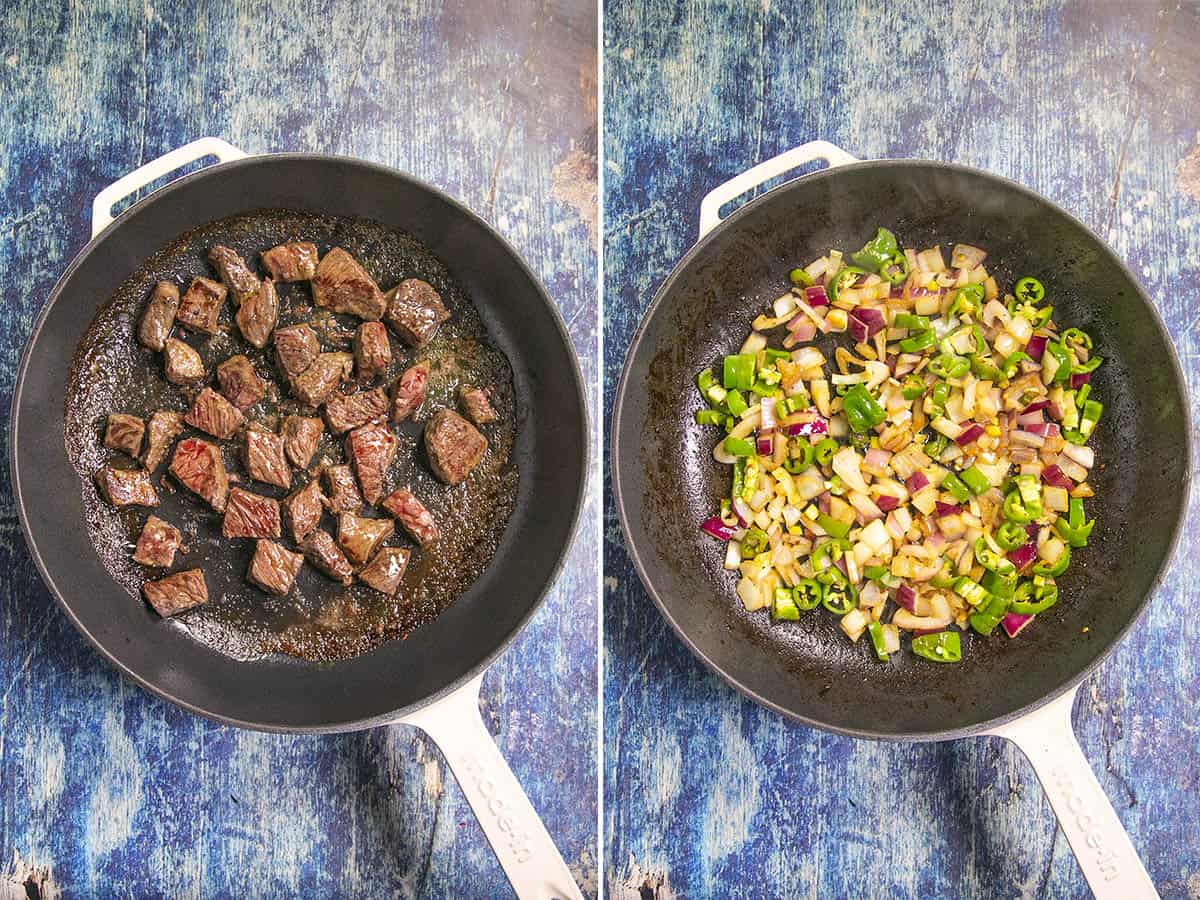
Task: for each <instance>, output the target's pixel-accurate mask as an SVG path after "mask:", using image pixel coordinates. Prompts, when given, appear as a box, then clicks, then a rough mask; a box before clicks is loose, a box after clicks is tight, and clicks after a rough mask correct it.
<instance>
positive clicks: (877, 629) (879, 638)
mask: <svg viewBox="0 0 1200 900" xmlns="http://www.w3.org/2000/svg"><path fill="white" fill-rule="evenodd" d="M867 633H868V634H869V635H871V646H872V647H874V648H875V655H876V656H877V657H878V658H879V659H881V660H883V661H884V662H886V661H887V658H888V652H887V647H886V646H885V645H884V641H883V626H882V625H880V624H879V623H878V622H876V621H874V620H872V621H871V622H870V623H868V624H867Z"/></svg>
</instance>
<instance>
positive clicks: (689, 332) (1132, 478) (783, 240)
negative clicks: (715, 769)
mask: <svg viewBox="0 0 1200 900" xmlns="http://www.w3.org/2000/svg"><path fill="white" fill-rule="evenodd" d="M816 158H825V159H828V160H830V161H831V163H840V162H845V161H849V160H852V159H853V158H852V157H848V155H847V154H845V153H844V152H843V151H840V150H838V149H837V148H835V147H832V146H831V145H828V144H825V143H824V142H817V145H816V146H814V145H806V146H805V147H802V148H797V149H796V150H795V151H792V152H791V153H789V154H784V156H783V157H782V158H777V159H776V160H772V161H768V162H767V163H764V164H762V166H761V167H760V169H761V171H759V172H757V173H756V171H755V170H751V172H749V173H746V175H745V176H743V177H741V178H740V179H735V181H736V182H738V183H737V184H736V185H734V186H733V188H732V189H730V188H729V187H728V186H727V187H726V188H724V189H719V190H718V191H714V192H713V194H714V195H716V196H713V195H710V198H709V199H706V201H705V212H704V213H703V214H702V219H704V218H707V219H709V220H710V221H713V224H715V222H716V221H719V220H717V219H716V215H715V213H716V208H715V207H716V206H717V205H718V203H719V202H720V201H722V200H724V201H728V200H731V199H733V198H734V196H736V195H738V194H740V193H742V192H744V191H745V190H747V189H749V188H752V187H754V186H755V185H756V184H758V183H761V182H762V181H764V180H766V178H768V177H771V176H774V175H778V174H781V172H782V171H784V170H788V169H791V168H794V167H795V166H796V165H798V164H800V163H802V162H806V161H811V160H813V159H816ZM752 176H753V177H752ZM880 225H882V226H885V227H887V228H890V229H891V230H892V231H894V232H895V233H896V234H897V235H898V236H900V238H901V240H902V243H903V245H904V246H916V247H925V246H932V245H933V244H935V243H940V244H942V245H943V246H946V245H948V244H952V243H955V242H964V243H970V244H975V245H977V246H980V247H983V248H985V249H986V250H987V251H988V254H989V257H988V265H989V267H990V268H995V267H998V270H999V274H1000V276H1001V277H1002V278H1003V279H1005V280H1006V281H1007V283H1009V284H1011V283H1012V282H1011V279H1012V278H1014V277H1015V276H1018V275H1021V274H1031V275H1035V276H1037V277H1038V278H1040V279H1041V280H1042V281H1043V282H1044V283H1045V285H1046V289H1047V292H1048V294H1049V296H1050V297H1052V298H1053V302H1054V305H1055V310H1056V316H1055V317H1056V320H1057V321H1058V322H1060V323H1069V324H1071V325H1076V326H1079V327H1081V328H1084V329H1086V330H1087V331H1088V332H1089V333H1090V334H1092V335H1093V336H1094V338H1095V340H1096V343H1097V346H1098V348H1099V350H1098V352H1099V353H1100V355H1102V356H1104V357H1105V360H1106V362H1105V363H1104V365H1102V366H1101V367H1100V369H1099V370H1098V372H1097V373H1096V375H1094V376H1093V379H1092V385H1093V391H1094V396H1096V397H1097V398H1100V399H1101V400H1102V402H1103V403H1104V404H1105V414H1104V420H1103V424H1102V425H1101V427H1100V429H1099V430H1098V432H1097V436H1096V437H1095V438H1094V439H1093V441H1092V444H1093V446H1094V447H1095V449H1096V453H1097V456H1098V458H1099V459H1100V460H1102V461H1103V468H1102V469H1100V471H1099V472H1098V474H1097V475H1096V477H1095V478H1094V479H1093V482H1094V484H1095V487H1096V489H1097V495H1098V496H1097V498H1096V499H1095V500H1093V501H1091V505H1090V507H1089V509H1090V510H1093V511H1094V512H1095V514H1096V515H1097V518H1098V521H1099V524H1098V525H1097V526H1096V528H1095V531H1094V533H1093V535H1092V539H1091V541H1090V543H1089V545H1088V547H1087V549H1085V550H1081V551H1076V555H1075V557H1074V558H1075V560H1076V564H1075V565H1073V566H1072V568H1071V570H1070V573H1069V575H1068V576H1067V577H1064V578H1062V579H1061V580H1060V584H1061V587H1062V591H1063V600H1061V601H1060V602H1059V603H1058V605H1057V606H1055V607H1054V608H1053V609H1052V610H1051V611H1050V612H1049V613H1048V614H1043V615H1041V616H1039V617H1038V620H1037V622H1036V623H1034V625H1033V626H1032V627H1030V628H1029V629H1027V630H1026V631H1025V632H1023V633H1022V634H1021V635H1020V636H1019V638H1017V639H1015V640H1008V639H1007V638H1005V637H1004V636H1001V635H994V636H992V637H991V638H980V637H979V636H977V635H974V634H973V633H972V632H967V633H966V634H964V635H963V642H964V650H963V656H964V660H963V662H962V663H961V664H959V665H945V666H936V665H931V664H929V663H926V662H924V661H922V660H920V659H918V658H916V657H914V656H913V655H912V654H910V653H902V654H896V655H893V658H892V660H890V661H889V662H888V663H886V664H885V663H880V662H878V661H877V660H876V659H875V658H874V655H873V654H872V653H870V652H869V648H868V647H866V646H864V644H861V643H860V644H858V645H853V644H851V643H850V642H849V641H847V640H846V639H845V636H844V635H843V634H842V633H841V631H840V630H839V628H838V627H837V623H836V619H835V618H834V617H833V616H831V615H828V614H825V613H824V611H821V610H818V611H817V613H816V614H809V615H805V616H803V617H802V618H801V621H800V622H797V623H787V624H784V625H772V624H771V622H770V619H769V617H768V616H764V615H763V614H762V613H756V614H749V613H746V612H745V610H744V609H743V607H742V605H741V603H740V602H738V600H737V597H736V595H735V594H734V592H733V583H732V581H731V580H730V576H729V575H728V573H726V572H724V571H723V569H722V567H721V562H722V558H723V555H724V550H723V546H720V545H718V542H716V541H713V540H711V539H710V538H707V537H706V536H704V535H702V534H701V532H700V531H699V530H698V528H697V525H698V523H699V522H701V521H702V520H703V519H704V518H705V517H707V516H708V515H711V513H712V510H713V509H715V508H716V503H717V499H718V498H719V497H720V496H721V492H722V491H724V490H727V489H728V478H729V474H728V472H729V470H728V467H726V466H721V465H719V464H717V463H716V462H715V461H714V460H713V458H712V456H711V450H712V445H713V443H714V442H715V437H714V434H715V433H714V432H713V431H712V430H711V429H706V428H701V427H699V426H696V425H695V424H694V422H693V413H694V411H695V410H696V409H698V408H700V406H701V400H700V397H699V394H698V392H697V391H696V389H695V378H696V373H697V372H699V371H700V370H701V369H702V368H704V367H706V366H709V365H711V364H712V363H713V361H714V360H718V359H720V357H721V356H722V355H724V354H725V353H728V352H731V350H730V348H731V347H734V348H736V346H738V345H739V344H740V342H741V340H742V339H743V338H744V336H745V333H746V331H747V329H748V323H749V322H750V320H751V319H752V318H753V317H754V316H755V315H756V314H757V313H759V312H761V311H762V310H763V309H766V308H768V307H769V305H770V301H772V300H773V299H775V298H776V297H778V296H779V295H780V294H782V293H784V292H785V291H786V290H787V289H788V287H789V283H788V280H787V273H788V271H789V270H790V269H791V268H792V267H793V266H795V265H797V264H803V263H804V262H807V261H808V260H810V259H813V258H815V257H816V256H818V255H820V254H821V253H822V252H824V251H826V250H827V249H828V248H831V247H839V248H843V249H845V250H847V251H848V250H850V249H857V248H858V247H859V246H861V245H862V244H863V243H864V242H865V241H866V240H867V239H868V238H870V237H871V236H872V235H873V234H874V233H875V229H876V228H877V227H878V226H880ZM703 229H704V225H702V234H703ZM1186 410H1187V403H1186V400H1185V391H1184V387H1183V380H1182V376H1181V374H1180V372H1179V368H1178V363H1177V362H1176V360H1175V354H1174V351H1173V348H1172V346H1171V342H1170V340H1169V339H1168V337H1167V335H1166V332H1165V331H1164V329H1163V327H1162V324H1161V322H1160V320H1159V318H1158V315H1157V313H1156V312H1155V310H1154V307H1153V305H1152V304H1151V303H1150V301H1149V300H1148V299H1147V298H1146V296H1145V294H1144V293H1143V292H1142V290H1141V288H1140V287H1139V286H1138V284H1137V283H1136V281H1135V280H1134V278H1133V276H1132V275H1131V274H1130V273H1129V271H1128V270H1127V269H1126V268H1125V267H1124V266H1123V265H1122V264H1121V263H1120V261H1119V260H1118V259H1117V258H1116V256H1114V255H1113V253H1112V252H1111V251H1110V250H1109V249H1108V248H1107V247H1105V245H1104V244H1103V243H1102V242H1101V241H1100V240H1099V239H1098V238H1097V237H1095V236H1094V235H1093V234H1092V233H1091V232H1090V231H1088V229H1087V228H1086V227H1085V226H1084V225H1082V224H1081V223H1080V222H1078V221H1077V220H1076V219H1074V218H1072V217H1071V216H1070V215H1069V214H1067V213H1066V212H1064V211H1063V210H1062V209H1060V208H1059V207H1057V206H1055V205H1054V204H1052V203H1050V202H1049V201H1047V200H1045V199H1044V198H1042V197H1039V196H1038V195H1037V194H1035V193H1033V192H1032V191H1029V190H1027V189H1026V188H1023V187H1021V186H1019V185H1017V184H1014V183H1012V182H1010V181H1007V180H1005V179H1003V178H999V177H997V176H995V175H991V174H989V173H986V172H982V171H979V170H975V169H969V168H966V167H963V166H956V165H947V164H943V163H935V162H926V161H920V160H895V161H892V160H881V161H873V162H863V163H857V164H849V165H845V166H844V167H842V166H840V165H839V166H838V167H837V168H830V169H827V170H824V171H821V172H818V173H815V174H811V175H808V176H805V177H803V178H800V179H797V180H794V181H790V182H788V183H786V184H783V185H782V186H780V187H777V188H775V189H773V190H771V191H769V192H768V193H766V194H764V195H763V196H760V197H759V198H757V199H755V200H754V201H752V202H750V203H748V204H746V205H745V206H744V207H742V208H741V209H739V210H737V211H736V212H735V213H733V214H732V215H731V216H729V217H728V218H727V219H725V220H724V222H723V223H721V224H720V225H719V226H718V227H716V228H715V229H714V230H713V231H712V232H711V233H709V234H707V236H702V237H701V239H700V241H699V242H698V243H697V244H696V246H695V247H693V248H692V249H691V250H690V251H689V252H688V253H687V255H686V256H685V257H684V258H683V259H682V260H681V261H680V263H679V264H678V265H677V266H676V267H675V270H674V271H673V272H672V273H671V275H670V276H669V277H668V278H667V280H666V282H665V283H664V284H663V285H662V287H661V288H660V289H659V291H658V294H657V295H656V296H655V298H654V300H653V301H652V302H651V304H650V307H649V309H648V310H647V312H646V314H645V317H644V318H643V320H642V323H641V325H640V327H639V329H638V332H637V334H636V336H635V337H634V340H633V343H632V345H631V347H630V349H629V352H628V355H627V357H626V360H625V369H624V372H623V374H622V378H621V381H620V384H619V386H618V389H617V395H616V403H615V406H614V412H613V425H612V467H613V473H612V474H613V486H614V492H615V496H616V504H617V509H618V512H619V515H620V519H621V524H622V527H623V528H624V530H625V537H626V542H627V545H628V548H629V551H630V554H631V556H632V558H633V561H634V564H635V566H636V567H637V570H638V572H639V574H640V576H641V578H642V581H643V583H644V584H645V586H646V589H647V591H648V592H649V594H650V596H651V597H652V598H653V599H654V601H655V602H656V603H657V604H658V606H659V608H660V609H661V610H662V612H663V614H664V615H665V616H666V618H667V620H668V621H669V622H670V623H671V625H672V626H673V627H674V629H675V630H676V632H677V633H678V634H679V636H680V637H681V638H682V639H683V641H684V642H685V643H686V644H687V645H688V646H689V647H690V648H691V650H692V651H693V652H694V653H695V654H696V655H697V656H698V657H699V658H700V659H701V660H702V661H703V662H704V663H706V664H707V665H708V666H709V667H710V668H711V669H712V670H713V671H715V672H716V673H717V674H718V675H720V676H721V677H722V678H724V679H725V680H726V681H728V682H729V683H730V684H731V685H733V686H734V687H735V688H737V689H738V690H740V691H741V692H743V693H744V694H746V695H747V696H749V697H750V698H752V699H753V700H755V701H757V702H759V703H762V704H763V705H765V706H768V707H770V708H771V709H774V710H776V711H778V712H781V713H783V714H784V715H787V716H790V717H792V718H794V719H798V720H800V721H802V722H805V723H807V724H809V725H814V726H816V727H819V728H824V729H828V730H830V731H836V732H841V733H843V734H849V735H854V736H858V737H868V738H891V739H903V740H942V739H947V738H954V737H960V736H965V735H970V734H979V733H984V732H987V731H993V732H994V731H999V730H1002V729H1003V727H1004V723H1007V722H1010V721H1011V720H1014V719H1017V717H1019V716H1021V715H1022V714H1025V713H1029V712H1031V711H1033V710H1035V709H1036V708H1038V707H1040V706H1042V705H1043V704H1045V703H1047V702H1048V701H1051V700H1053V699H1054V698H1058V697H1060V696H1065V698H1066V701H1065V702H1066V712H1067V715H1068V716H1069V711H1070V699H1071V698H1072V697H1073V694H1074V689H1075V688H1076V687H1077V686H1078V684H1079V683H1080V681H1081V680H1082V679H1083V678H1084V677H1085V676H1086V675H1087V674H1088V673H1089V672H1090V671H1091V670H1092V669H1094V668H1095V667H1096V666H1098V665H1099V664H1100V663H1101V662H1102V661H1103V659H1104V658H1105V657H1106V656H1107V655H1108V653H1109V652H1110V651H1111V650H1112V648H1113V647H1114V646H1115V645H1116V643H1117V642H1118V641H1119V640H1120V638H1121V636H1122V635H1123V634H1124V633H1125V632H1126V631H1127V630H1128V629H1129V628H1130V627H1132V625H1133V624H1134V622H1135V621H1136V620H1137V618H1138V615H1139V614H1140V613H1141V611H1142V609H1143V608H1144V606H1145V604H1146V602H1147V600H1148V598H1149V597H1150V595H1151V594H1152V593H1153V592H1154V589H1155V586H1156V585H1157V583H1158V580H1159V577H1160V575H1161V573H1162V571H1163V568H1164V566H1165V564H1166V562H1167V560H1168V558H1169V556H1170V554H1171V551H1172V549H1173V546H1174V543H1175V539H1176V536H1177V532H1178V527H1179V524H1180V522H1181V520H1182V516H1183V513H1184V506H1185V502H1186V497H1187V496H1188V490H1187V482H1188V480H1189V477H1190V472H1191V466H1190V464H1189V444H1188V440H1187V412H1186ZM1085 626H1086V627H1087V629H1088V630H1087V633H1086V634H1084V633H1081V630H1082V629H1083V628H1084V627H1085ZM1068 722H1069V720H1068ZM1068 727H1069V725H1068ZM1072 743H1073V741H1072ZM1026 749H1028V748H1026ZM1079 761H1081V759H1080V760H1079ZM1035 762H1036V760H1035ZM1039 774H1043V775H1044V774H1045V773H1039ZM1043 780H1045V778H1043ZM1093 780H1094V779H1093ZM1052 799H1053V793H1052ZM1101 799H1102V798H1101ZM1118 824H1119V823H1118ZM1134 862H1136V859H1135V860H1134ZM1085 869H1086V866H1085ZM1147 884H1148V881H1147Z"/></svg>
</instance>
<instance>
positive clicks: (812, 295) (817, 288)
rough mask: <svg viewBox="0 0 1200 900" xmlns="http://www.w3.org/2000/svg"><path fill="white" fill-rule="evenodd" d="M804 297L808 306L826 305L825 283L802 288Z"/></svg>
mask: <svg viewBox="0 0 1200 900" xmlns="http://www.w3.org/2000/svg"><path fill="white" fill-rule="evenodd" d="M804 299H805V300H807V301H808V305H809V306H828V305H829V295H828V294H826V293H825V285H823V284H814V285H813V286H812V287H806V288H805V289H804Z"/></svg>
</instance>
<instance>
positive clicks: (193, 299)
mask: <svg viewBox="0 0 1200 900" xmlns="http://www.w3.org/2000/svg"><path fill="white" fill-rule="evenodd" d="M226 293H228V292H227V291H226V290H225V285H223V284H221V283H220V282H218V281H213V280H211V279H209V278H193V279H192V283H191V284H189V285H188V289H187V290H186V291H184V293H183V298H182V299H181V300H180V301H179V309H178V310H177V311H176V312H175V321H177V322H178V323H179V324H180V325H182V326H183V327H184V328H187V329H190V330H191V331H199V332H203V333H204V334H216V333H217V319H218V318H219V317H220V315H221V307H222V306H224V305H225V294H226Z"/></svg>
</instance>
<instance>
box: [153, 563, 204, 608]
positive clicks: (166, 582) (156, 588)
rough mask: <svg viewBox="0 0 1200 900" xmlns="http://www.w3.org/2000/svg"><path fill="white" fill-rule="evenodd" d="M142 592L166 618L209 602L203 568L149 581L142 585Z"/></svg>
mask: <svg viewBox="0 0 1200 900" xmlns="http://www.w3.org/2000/svg"><path fill="white" fill-rule="evenodd" d="M142 593H143V594H145V595H146V601H147V602H148V603H149V604H150V605H151V606H153V607H154V611H155V612H156V613H158V614H159V615H160V616H162V617H163V618H164V619H165V618H167V616H174V615H177V614H178V613H181V612H184V611H185V610H189V609H192V608H193V607H196V606H203V605H204V604H205V603H207V602H208V585H206V584H205V583H204V571H203V570H202V569H188V570H187V571H186V572H176V573H175V574H174V575H168V576H167V577H166V578H160V579H158V581H147V582H146V583H145V584H143V585H142Z"/></svg>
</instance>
